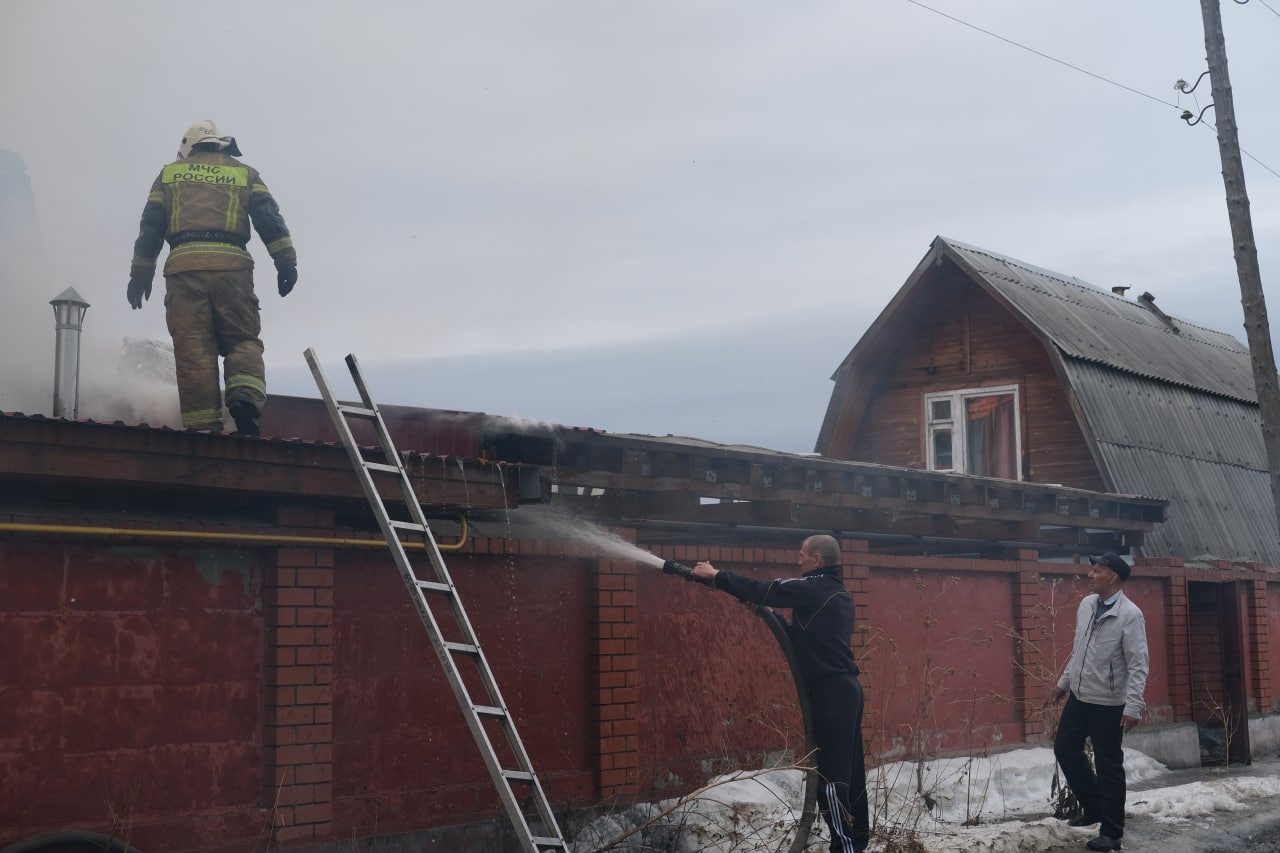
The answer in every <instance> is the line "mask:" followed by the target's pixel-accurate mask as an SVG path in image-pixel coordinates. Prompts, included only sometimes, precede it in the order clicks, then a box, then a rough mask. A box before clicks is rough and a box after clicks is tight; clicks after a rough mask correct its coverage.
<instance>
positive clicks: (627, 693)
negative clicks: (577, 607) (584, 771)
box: [592, 560, 639, 802]
mask: <svg viewBox="0 0 1280 853" xmlns="http://www.w3.org/2000/svg"><path fill="white" fill-rule="evenodd" d="M595 580H596V607H595V614H594V619H593V622H592V626H593V628H594V631H593V633H594V634H595V639H596V647H595V652H594V654H593V656H592V658H593V667H592V669H593V675H594V680H595V683H594V688H595V691H596V694H595V695H596V700H595V717H596V723H595V725H596V730H595V735H594V737H593V739H592V740H593V748H592V752H593V754H594V755H595V758H596V771H597V773H598V774H599V775H598V783H597V784H598V787H599V791H600V799H601V800H603V801H605V802H613V801H616V800H626V799H627V798H629V797H631V796H633V795H634V794H635V793H636V769H637V765H638V755H639V728H638V726H637V723H636V700H637V690H638V678H639V663H638V658H637V656H636V651H637V638H636V564H635V563H633V562H627V561H623V560H600V561H599V562H598V564H597V568H596V578H595Z"/></svg>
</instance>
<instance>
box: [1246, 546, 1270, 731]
mask: <svg viewBox="0 0 1280 853" xmlns="http://www.w3.org/2000/svg"><path fill="white" fill-rule="evenodd" d="M1259 574H1261V570H1259ZM1250 586H1251V589H1250V593H1251V595H1250V602H1249V620H1250V622H1251V623H1252V624H1251V630H1250V632H1249V634H1250V640H1251V641H1252V645H1253V655H1252V657H1253V689H1254V695H1253V698H1254V700H1255V701H1256V702H1257V703H1258V707H1257V710H1259V711H1261V712H1262V713H1264V714H1266V713H1270V712H1271V709H1272V706H1273V705H1274V704H1275V694H1273V693H1272V692H1271V625H1270V623H1269V622H1268V621H1267V619H1268V613H1267V581H1266V578H1265V577H1258V578H1255V579H1254V580H1253V582H1252V583H1251V584H1250Z"/></svg>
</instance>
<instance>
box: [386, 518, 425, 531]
mask: <svg viewBox="0 0 1280 853" xmlns="http://www.w3.org/2000/svg"><path fill="white" fill-rule="evenodd" d="M387 524H388V525H389V526H390V527H391V529H392V530H408V531H410V532H411V533H426V532H427V528H425V527H423V526H422V525H421V524H418V523H417V522H415V521H392V520H388V521H387Z"/></svg>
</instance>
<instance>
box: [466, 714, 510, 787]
mask: <svg viewBox="0 0 1280 853" xmlns="http://www.w3.org/2000/svg"><path fill="white" fill-rule="evenodd" d="M471 709H472V710H473V711H475V712H476V713H477V714H479V715H480V716H482V717H505V716H506V715H507V712H506V711H504V710H502V709H501V708H498V707H496V706H494V705H472V706H471ZM504 772H505V771H504Z"/></svg>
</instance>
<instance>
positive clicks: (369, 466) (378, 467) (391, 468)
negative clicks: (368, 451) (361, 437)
mask: <svg viewBox="0 0 1280 853" xmlns="http://www.w3.org/2000/svg"><path fill="white" fill-rule="evenodd" d="M364 467H365V470H366V471H383V472H386V473H387V474H399V473H400V466H399V465H387V464H386V463H385V462H366V463H364Z"/></svg>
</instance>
